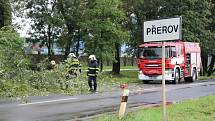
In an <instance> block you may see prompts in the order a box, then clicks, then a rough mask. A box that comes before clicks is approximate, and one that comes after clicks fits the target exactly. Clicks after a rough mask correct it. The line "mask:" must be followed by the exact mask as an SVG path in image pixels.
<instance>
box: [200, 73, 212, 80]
mask: <svg viewBox="0 0 215 121" xmlns="http://www.w3.org/2000/svg"><path fill="white" fill-rule="evenodd" d="M198 79H199V80H207V79H215V73H214V74H212V75H211V76H209V77H208V76H199V78H198Z"/></svg>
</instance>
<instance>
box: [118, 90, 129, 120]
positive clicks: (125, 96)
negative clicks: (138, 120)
mask: <svg viewBox="0 0 215 121" xmlns="http://www.w3.org/2000/svg"><path fill="white" fill-rule="evenodd" d="M122 89H123V94H122V99H121V104H120V108H119V119H121V118H122V117H124V115H125V111H126V105H127V101H128V95H129V90H128V89H127V88H124V87H123V88H122Z"/></svg>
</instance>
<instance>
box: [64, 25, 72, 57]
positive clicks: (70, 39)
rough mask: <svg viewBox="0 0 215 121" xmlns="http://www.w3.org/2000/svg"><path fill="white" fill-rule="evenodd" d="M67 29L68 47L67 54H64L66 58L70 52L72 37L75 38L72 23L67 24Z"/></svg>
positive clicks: (66, 48)
mask: <svg viewBox="0 0 215 121" xmlns="http://www.w3.org/2000/svg"><path fill="white" fill-rule="evenodd" d="M67 29H68V36H69V38H68V40H67V42H66V47H65V55H64V59H67V56H68V55H69V53H70V48H71V44H72V38H73V31H74V28H73V26H72V25H71V24H67Z"/></svg>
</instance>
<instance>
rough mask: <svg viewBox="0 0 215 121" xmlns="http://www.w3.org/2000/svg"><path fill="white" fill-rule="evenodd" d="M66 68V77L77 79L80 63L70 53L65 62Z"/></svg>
mask: <svg viewBox="0 0 215 121" xmlns="http://www.w3.org/2000/svg"><path fill="white" fill-rule="evenodd" d="M66 67H67V69H68V74H67V76H66V77H67V78H69V76H75V77H77V76H78V75H79V73H80V63H79V60H78V59H77V57H76V56H75V54H74V53H70V54H69V55H68V58H67V60H66Z"/></svg>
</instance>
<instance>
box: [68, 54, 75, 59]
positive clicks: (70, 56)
mask: <svg viewBox="0 0 215 121" xmlns="http://www.w3.org/2000/svg"><path fill="white" fill-rule="evenodd" d="M68 57H69V58H76V56H75V54H74V53H69V55H68Z"/></svg>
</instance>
